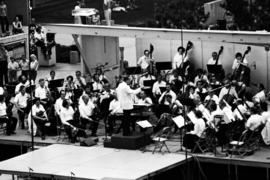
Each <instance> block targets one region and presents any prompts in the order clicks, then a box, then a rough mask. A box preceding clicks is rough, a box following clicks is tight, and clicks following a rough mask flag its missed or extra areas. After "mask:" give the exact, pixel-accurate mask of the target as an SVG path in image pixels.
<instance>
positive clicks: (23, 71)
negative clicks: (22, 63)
mask: <svg viewBox="0 0 270 180" xmlns="http://www.w3.org/2000/svg"><path fill="white" fill-rule="evenodd" d="M28 74H29V71H28V70H22V75H24V76H25V77H27V78H28Z"/></svg>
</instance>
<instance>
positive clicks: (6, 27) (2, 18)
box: [0, 16, 9, 33]
mask: <svg viewBox="0 0 270 180" xmlns="http://www.w3.org/2000/svg"><path fill="white" fill-rule="evenodd" d="M0 23H1V29H2V33H5V32H6V31H9V25H8V18H7V16H0Z"/></svg>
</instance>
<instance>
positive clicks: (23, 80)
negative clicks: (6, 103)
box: [15, 75, 30, 94]
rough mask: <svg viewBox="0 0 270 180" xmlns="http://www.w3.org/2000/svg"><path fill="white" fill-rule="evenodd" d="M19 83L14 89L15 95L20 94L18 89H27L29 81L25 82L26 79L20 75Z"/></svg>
mask: <svg viewBox="0 0 270 180" xmlns="http://www.w3.org/2000/svg"><path fill="white" fill-rule="evenodd" d="M19 81H20V83H19V84H17V85H16V87H15V94H18V93H19V92H20V87H21V86H24V87H28V86H29V85H30V83H29V81H28V80H27V77H26V76H25V75H21V76H20V77H19Z"/></svg>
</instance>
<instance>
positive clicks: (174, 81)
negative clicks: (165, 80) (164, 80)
mask: <svg viewBox="0 0 270 180" xmlns="http://www.w3.org/2000/svg"><path fill="white" fill-rule="evenodd" d="M169 83H170V84H171V88H172V90H173V91H174V92H175V93H176V94H178V93H179V92H180V90H181V88H182V86H183V81H182V77H181V76H179V73H178V71H177V70H176V69H175V70H173V74H172V75H171V76H170V77H169Z"/></svg>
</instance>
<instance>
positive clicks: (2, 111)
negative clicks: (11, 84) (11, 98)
mask: <svg viewBox="0 0 270 180" xmlns="http://www.w3.org/2000/svg"><path fill="white" fill-rule="evenodd" d="M6 115H7V106H6V103H5V102H3V103H0V117H1V116H6Z"/></svg>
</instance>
